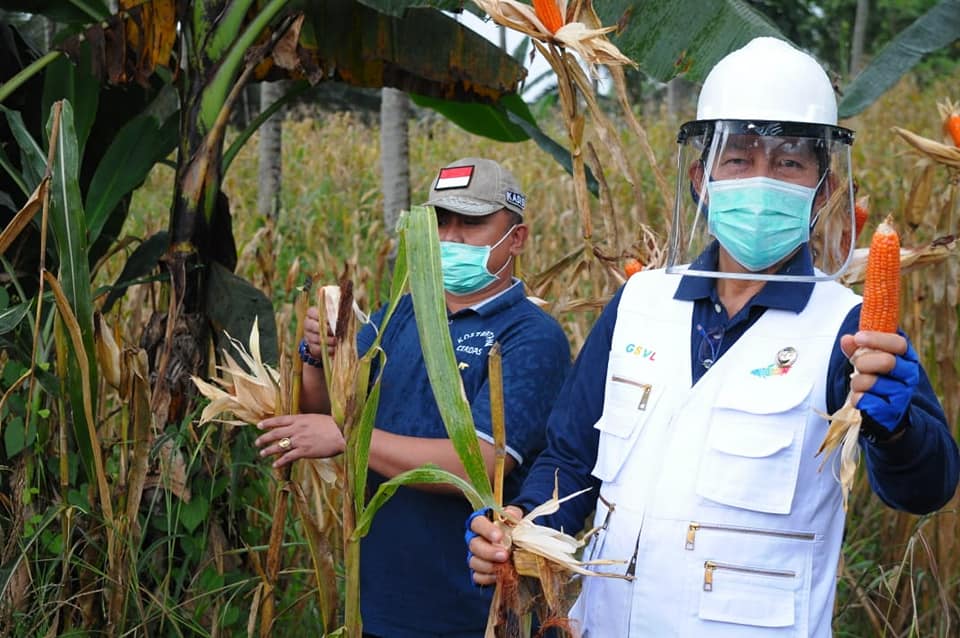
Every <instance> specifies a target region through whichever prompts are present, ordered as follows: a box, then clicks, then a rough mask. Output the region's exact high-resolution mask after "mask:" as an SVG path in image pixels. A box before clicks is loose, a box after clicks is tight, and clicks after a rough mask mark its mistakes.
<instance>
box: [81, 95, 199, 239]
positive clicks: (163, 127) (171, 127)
mask: <svg viewBox="0 0 960 638" xmlns="http://www.w3.org/2000/svg"><path fill="white" fill-rule="evenodd" d="M179 128H180V122H179V117H178V116H177V115H173V116H171V117H169V118H168V119H167V121H166V122H163V123H161V122H158V121H157V120H156V119H155V118H154V117H153V116H152V115H151V114H149V113H143V114H141V115H138V116H136V117H135V118H133V119H132V120H130V121H129V122H127V123H126V124H125V125H124V126H123V128H121V129H120V130H119V131H118V132H117V135H116V137H114V138H113V141H112V142H111V143H110V147H109V148H108V149H107V152H106V153H105V154H104V156H103V159H101V160H100V163H99V164H98V165H97V171H96V173H94V175H93V179H92V180H91V182H90V188H89V189H88V190H87V200H86V212H87V227H88V231H89V237H88V240H89V242H90V243H91V244H92V243H93V242H94V241H96V239H97V238H98V237H99V236H100V231H102V230H103V226H104V224H106V222H107V219H108V218H109V216H110V213H112V212H113V210H114V209H115V208H116V207H117V204H119V203H120V201H121V200H122V199H123V198H124V197H125V196H127V195H128V194H129V193H130V192H131V191H133V190H134V189H135V188H137V187H138V186H139V185H140V184H142V183H143V181H144V180H145V179H146V178H147V175H149V174H150V170H151V169H152V168H153V166H154V165H155V164H156V163H157V162H159V161H160V160H162V159H163V158H165V157H166V156H167V155H169V154H170V152H171V151H173V149H174V148H176V146H177V133H178V131H179Z"/></svg>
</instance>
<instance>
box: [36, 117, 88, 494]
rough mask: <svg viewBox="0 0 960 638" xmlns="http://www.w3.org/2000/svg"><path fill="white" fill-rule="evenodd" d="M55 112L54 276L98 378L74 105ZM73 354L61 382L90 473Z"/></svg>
mask: <svg viewBox="0 0 960 638" xmlns="http://www.w3.org/2000/svg"><path fill="white" fill-rule="evenodd" d="M61 104H62V105H63V108H62V111H61V115H60V127H59V130H58V131H57V134H56V138H55V139H51V144H56V155H55V156H54V160H53V166H52V167H51V168H52V171H51V175H52V181H51V185H50V230H51V231H52V233H53V238H54V240H55V242H56V245H57V256H58V258H59V260H60V271H59V273H58V276H57V279H58V280H59V282H60V286H61V287H62V288H63V293H64V296H65V297H66V299H67V302H68V303H69V305H70V307H71V309H72V311H73V314H74V315H75V316H76V319H77V323H78V325H79V328H80V336H81V341H82V344H83V348H84V350H85V351H86V360H87V366H88V372H89V378H90V379H97V378H98V375H97V357H96V351H95V350H94V341H93V298H92V294H91V289H90V265H89V258H88V256H87V247H88V245H87V229H86V224H85V215H84V212H83V203H82V202H83V200H82V199H81V196H80V184H79V181H78V179H79V178H78V174H79V165H80V157H79V147H78V144H77V134H76V131H75V129H74V125H73V108H72V107H71V106H70V102H68V101H66V100H64V101H63V102H62V103H61ZM52 126H53V114H52V113H51V117H50V121H49V122H48V123H47V137H48V139H50V138H51V135H52V130H51V129H52ZM78 361H79V360H78V357H77V355H76V353H75V352H72V351H71V356H70V363H69V371H68V372H69V374H68V376H67V378H66V379H64V383H65V384H66V389H67V391H68V394H69V397H70V404H71V406H72V412H73V422H74V432H75V434H76V437H77V443H78V446H79V448H80V454H81V459H82V460H83V462H84V466H85V468H86V469H87V471H88V472H89V473H90V474H89V476H91V477H93V476H95V467H94V462H93V449H92V446H93V445H94V444H95V442H93V441H92V440H91V438H90V434H89V432H90V431H91V429H88V427H87V424H86V422H85V416H84V408H83V406H84V392H85V388H84V385H83V383H82V382H81V379H82V375H81V374H80V371H79V368H78V365H79V363H78ZM86 391H89V392H90V397H87V398H88V399H89V401H90V405H96V404H97V400H96V398H97V397H96V392H97V386H96V384H95V383H94V384H91V385H90V387H89V388H87V389H86Z"/></svg>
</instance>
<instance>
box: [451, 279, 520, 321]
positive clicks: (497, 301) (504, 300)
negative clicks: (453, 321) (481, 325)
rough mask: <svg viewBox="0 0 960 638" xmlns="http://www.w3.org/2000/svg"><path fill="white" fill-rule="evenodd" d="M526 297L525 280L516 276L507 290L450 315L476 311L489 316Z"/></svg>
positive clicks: (482, 315)
mask: <svg viewBox="0 0 960 638" xmlns="http://www.w3.org/2000/svg"><path fill="white" fill-rule="evenodd" d="M526 298H527V294H526V290H525V289H524V286H523V282H522V281H520V280H519V279H516V278H514V279H513V284H512V285H511V286H510V287H509V288H507V289H506V290H502V291H500V292H498V293H497V294H495V295H494V296H492V297H489V298H487V299H484V300H483V301H480V302H478V303H476V304H474V305H472V306H470V307H469V308H464V309H463V310H459V311H457V312H454V313H451V314H450V316H451V317H455V316H457V315H459V314H461V313H467V312H474V313H476V314H478V315H480V316H481V317H489V316H491V315H495V314H497V313H498V312H500V311H501V310H504V309H505V308H509V307H510V306H512V305H514V304H516V303H518V302H520V301H522V300H524V299H526Z"/></svg>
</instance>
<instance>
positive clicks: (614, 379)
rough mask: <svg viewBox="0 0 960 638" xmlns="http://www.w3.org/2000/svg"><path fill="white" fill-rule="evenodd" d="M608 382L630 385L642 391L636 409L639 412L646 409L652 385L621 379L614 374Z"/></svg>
mask: <svg viewBox="0 0 960 638" xmlns="http://www.w3.org/2000/svg"><path fill="white" fill-rule="evenodd" d="M610 381H611V382H612V383H626V384H627V385H632V386H634V387H637V388H640V389H641V390H643V394H642V395H640V402H639V403H638V404H637V408H636V409H637V410H640V411H641V412H642V411H644V410H646V409H647V401H649V400H650V391H651V390H653V385H651V384H649V383H641V382H639V381H634V380H633V379H628V378H626V377H621V376H619V375H616V374H615V375H613V376H611V377H610Z"/></svg>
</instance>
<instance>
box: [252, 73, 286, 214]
mask: <svg viewBox="0 0 960 638" xmlns="http://www.w3.org/2000/svg"><path fill="white" fill-rule="evenodd" d="M283 93H284V83H283V82H261V83H260V110H261V111H263V110H265V109H267V108H269V107H270V105H271V104H273V103H274V102H276V101H277V100H278V99H279V98H280V97H281V96H283ZM282 132H283V109H281V110H279V111H277V112H276V113H274V114H273V115H271V116H270V118H269V119H268V120H267V121H266V122H264V123H263V124H262V125H261V126H260V129H259V133H260V146H259V152H260V155H259V161H258V165H257V166H258V170H257V172H258V179H257V183H258V189H257V213H259V214H260V215H261V216H262V217H268V218H270V219H273V220H274V221H276V219H277V215H278V214H279V212H280V184H281V177H282V165H283V162H282V159H283V157H282V155H283V153H282V151H283V142H282V139H281V137H282Z"/></svg>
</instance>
